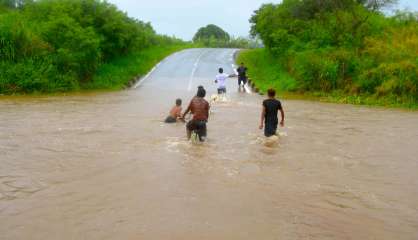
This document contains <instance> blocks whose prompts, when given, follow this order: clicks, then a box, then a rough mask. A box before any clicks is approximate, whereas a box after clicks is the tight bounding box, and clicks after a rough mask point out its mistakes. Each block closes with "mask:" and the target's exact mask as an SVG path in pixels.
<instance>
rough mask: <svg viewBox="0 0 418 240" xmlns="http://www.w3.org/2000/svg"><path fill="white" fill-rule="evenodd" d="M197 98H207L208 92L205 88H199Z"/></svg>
mask: <svg viewBox="0 0 418 240" xmlns="http://www.w3.org/2000/svg"><path fill="white" fill-rule="evenodd" d="M196 96H197V97H200V98H204V97H205V96H206V90H205V89H203V88H199V90H197V95H196Z"/></svg>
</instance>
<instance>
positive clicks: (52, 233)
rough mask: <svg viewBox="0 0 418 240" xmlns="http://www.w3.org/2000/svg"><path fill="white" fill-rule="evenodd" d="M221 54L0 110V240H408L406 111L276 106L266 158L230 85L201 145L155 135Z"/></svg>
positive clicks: (411, 177) (410, 175)
mask: <svg viewBox="0 0 418 240" xmlns="http://www.w3.org/2000/svg"><path fill="white" fill-rule="evenodd" d="M232 54H233V50H219V49H218V50H213V49H212V50H208V49H193V50H187V51H183V52H180V53H177V54H175V55H173V56H170V57H169V58H167V59H166V60H164V61H163V62H162V63H161V64H160V65H159V66H158V68H156V70H155V71H154V72H153V73H152V74H150V75H149V77H148V78H146V79H144V80H143V81H141V83H140V84H139V85H138V86H137V88H135V89H131V90H128V91H122V92H113V93H97V94H82V95H71V96H65V97H36V98H28V97H24V98H4V97H3V98H1V99H0V239H2V240H6V239H89V240H91V239H158V240H159V239H164V240H165V239H179V240H180V239H181V240H185V239H190V240H194V239H228V240H229V239H268V240H269V239H281V240H282V239H321V240H322V239H411V240H415V239H418V114H417V113H410V112H403V111H397V110H383V109H373V108H366V107H357V106H350V105H336V104H324V103H317V102H308V101H290V100H285V101H283V104H284V107H285V110H286V113H287V120H286V121H287V122H286V124H287V126H286V127H285V128H283V129H281V137H280V141H279V144H278V146H273V147H267V146H265V145H263V144H262V141H263V138H262V132H261V131H259V130H258V128H257V127H258V123H259V122H258V121H259V114H260V113H259V112H260V104H261V101H262V97H261V96H258V95H254V94H249V93H238V91H237V88H236V79H232V80H231V81H230V84H229V86H228V90H229V93H228V101H226V102H217V103H214V104H213V105H212V114H211V118H210V122H209V125H208V131H209V136H208V137H209V139H208V142H207V143H205V144H203V145H192V144H190V143H188V142H187V141H186V139H185V128H184V125H183V124H177V125H165V124H163V123H162V120H163V119H164V118H165V116H166V114H167V112H168V111H169V108H170V107H171V106H172V105H173V104H174V101H175V99H176V98H177V97H181V98H183V100H184V101H185V103H184V105H186V102H188V101H189V99H190V98H191V97H192V96H193V95H194V93H195V90H196V88H197V86H198V85H200V84H202V85H204V86H205V87H206V88H207V89H208V91H209V96H210V95H211V94H213V93H215V88H216V86H215V85H214V84H213V78H214V75H215V74H216V70H217V68H218V67H220V66H223V67H225V69H226V70H227V72H228V71H231V72H232V66H231V64H232V57H231V56H232ZM184 107H185V106H184Z"/></svg>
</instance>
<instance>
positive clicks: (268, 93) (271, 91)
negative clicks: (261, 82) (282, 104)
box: [267, 88, 276, 98]
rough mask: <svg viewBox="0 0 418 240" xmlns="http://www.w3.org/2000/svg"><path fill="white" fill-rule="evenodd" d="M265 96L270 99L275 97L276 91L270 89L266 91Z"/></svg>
mask: <svg viewBox="0 0 418 240" xmlns="http://www.w3.org/2000/svg"><path fill="white" fill-rule="evenodd" d="M267 95H268V96H269V97H270V98H274V97H275V96H276V90H274V89H273V88H270V89H269V90H267Z"/></svg>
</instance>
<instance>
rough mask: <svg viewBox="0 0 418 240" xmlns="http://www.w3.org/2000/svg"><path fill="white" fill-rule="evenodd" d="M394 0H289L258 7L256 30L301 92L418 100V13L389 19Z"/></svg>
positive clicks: (398, 15) (253, 26) (253, 18)
mask: <svg viewBox="0 0 418 240" xmlns="http://www.w3.org/2000/svg"><path fill="white" fill-rule="evenodd" d="M389 2H391V1H390V0H387V1H385V0H382V1H333V0H329V1H328V0H326V1H314V0H284V1H283V2H282V3H280V4H266V5H263V6H262V7H261V8H260V9H259V10H257V11H256V12H255V14H254V15H253V16H252V18H251V20H250V22H251V23H252V27H251V29H252V30H251V31H252V34H253V36H259V37H260V38H261V39H262V40H263V42H264V44H265V45H266V49H267V50H268V51H269V52H270V53H271V54H272V55H273V56H275V57H276V58H277V59H278V61H276V68H278V69H282V68H283V66H285V68H286V69H287V70H288V72H289V73H290V75H291V76H292V77H294V78H295V79H296V81H297V88H298V90H301V91H312V92H317V91H320V92H325V93H330V92H338V93H339V94H354V95H357V94H367V95H374V96H376V97H387V96H392V97H394V99H407V100H408V101H409V100H410V99H418V97H417V88H418V85H417V77H418V57H417V56H418V55H417V53H418V13H407V12H399V13H397V14H396V15H395V16H394V17H386V16H385V15H383V14H382V13H380V12H379V11H378V8H379V7H381V6H383V5H384V4H387V3H389ZM279 65H282V66H279ZM269 71H270V70H269Z"/></svg>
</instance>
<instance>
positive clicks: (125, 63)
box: [82, 45, 192, 90]
mask: <svg viewBox="0 0 418 240" xmlns="http://www.w3.org/2000/svg"><path fill="white" fill-rule="evenodd" d="M190 47H192V46H191V45H176V46H168V47H154V48H150V49H147V50H143V51H141V52H139V53H132V54H129V55H127V56H124V57H120V58H118V59H115V60H113V61H112V62H110V63H106V64H103V65H101V66H100V67H99V69H98V70H97V73H96V75H95V76H94V77H93V79H92V81H91V82H88V83H86V84H83V85H82V89H91V90H93V89H94V90H120V89H123V88H125V87H126V86H127V85H128V84H129V83H130V82H131V81H132V80H134V79H135V78H137V77H139V76H142V75H145V74H146V73H147V72H149V71H150V70H151V69H152V68H153V67H154V66H155V65H156V64H157V63H158V62H160V61H161V60H163V59H164V58H165V57H167V56H168V55H170V54H172V53H174V52H177V51H180V50H182V49H186V48H190Z"/></svg>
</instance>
